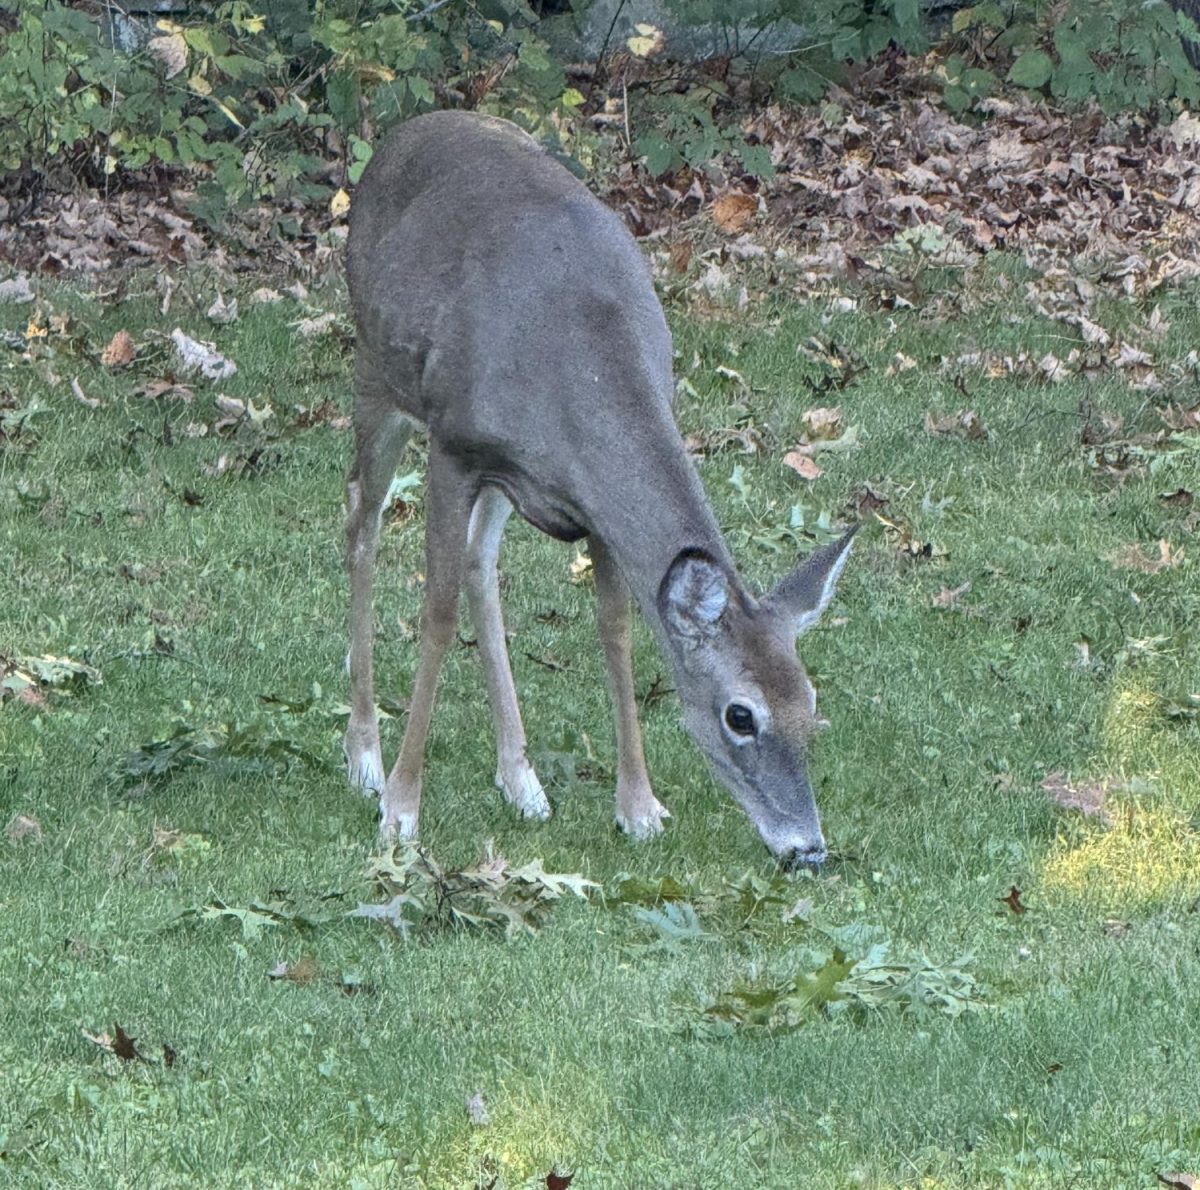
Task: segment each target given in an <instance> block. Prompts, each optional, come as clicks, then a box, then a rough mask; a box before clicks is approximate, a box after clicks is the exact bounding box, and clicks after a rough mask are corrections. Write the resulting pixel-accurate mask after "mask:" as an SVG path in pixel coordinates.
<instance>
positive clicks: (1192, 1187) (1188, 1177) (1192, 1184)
mask: <svg viewBox="0 0 1200 1190" xmlns="http://www.w3.org/2000/svg"><path fill="white" fill-rule="evenodd" d="M1154 1176H1155V1177H1156V1178H1158V1180H1159V1181H1160V1182H1162V1184H1163V1185H1164V1186H1170V1187H1171V1190H1200V1174H1194V1173H1179V1172H1177V1171H1172V1172H1169V1173H1156V1174H1155V1175H1154Z"/></svg>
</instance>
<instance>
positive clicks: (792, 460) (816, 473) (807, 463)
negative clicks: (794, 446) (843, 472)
mask: <svg viewBox="0 0 1200 1190" xmlns="http://www.w3.org/2000/svg"><path fill="white" fill-rule="evenodd" d="M783 462H784V466H786V467H790V468H791V469H792V470H793V471H795V473H796V474H797V475H798V476H800V478H801V479H808V480H813V479H820V478H821V476H822V475H824V474H825V472H824V470H823V469H822V468H821V467H818V466H817V464H816V463H815V462H814V461H813V460H812V459H811V458H809V456H808V455H805V454H801V453H800V452H799V451H798V450H789V451H788V452H787V454H785V455H784V456H783Z"/></svg>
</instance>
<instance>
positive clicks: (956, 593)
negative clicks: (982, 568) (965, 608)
mask: <svg viewBox="0 0 1200 1190" xmlns="http://www.w3.org/2000/svg"><path fill="white" fill-rule="evenodd" d="M970 589H971V584H970V582H965V583H963V584H962V585H961V586H958V587H954V588H951V587H943V588H942V589H941V590H940V591H939V592H938V593H937V594H936V595H935V596H934V597H933V601H932V602H933V606H934V607H943V608H950V607H957V606H958V601H959V599H960V598H961V597H962V596H963V595H965V594H966V593H967V592H968V591H969V590H970Z"/></svg>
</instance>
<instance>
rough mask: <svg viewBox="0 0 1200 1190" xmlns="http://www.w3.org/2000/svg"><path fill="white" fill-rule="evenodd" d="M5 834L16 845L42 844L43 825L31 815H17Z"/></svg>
mask: <svg viewBox="0 0 1200 1190" xmlns="http://www.w3.org/2000/svg"><path fill="white" fill-rule="evenodd" d="M4 833H5V834H6V835H7V836H8V837H9V839H10V840H11V841H12V842H14V843H24V842H30V843H40V842H41V841H42V824H41V823H40V822H38V820H37V819H36V818H34V817H33V816H32V815H31V814H15V815H13V818H12V820H11V821H10V822H9V824H8V826H7V827H6V828H5V831H4Z"/></svg>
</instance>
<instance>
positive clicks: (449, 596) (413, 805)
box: [379, 444, 474, 839]
mask: <svg viewBox="0 0 1200 1190" xmlns="http://www.w3.org/2000/svg"><path fill="white" fill-rule="evenodd" d="M473 496H474V491H473V490H472V481H471V479H470V478H469V477H468V476H466V475H464V474H463V473H462V472H461V471H460V470H459V468H458V467H457V466H456V465H455V464H454V462H453V461H452V460H450V459H449V458H447V457H446V456H445V455H444V454H442V453H441V451H439V450H438V448H437V446H436V444H434V445H432V446H431V447H430V450H429V468H428V472H427V475H426V481H425V604H424V607H423V608H422V609H421V657H420V661H419V663H418V665H417V676H416V678H415V679H414V681H413V688H412V694H411V695H410V696H409V700H408V722H407V724H406V726H405V729H404V742H403V743H402V744H401V746H400V756H399V758H398V759H397V761H396V763H395V765H393V767H392V771H391V772H390V773H388V778H387V782H386V783H385V785H384V789H383V795H382V797H381V798H380V799H379V811H380V822H379V830H380V834H381V835H382V837H383V838H385V839H394V838H397V837H398V838H401V839H415V838H416V836H417V816H418V812H419V810H420V806H421V774H422V771H423V769H424V767H425V740H426V737H427V736H428V735H429V721H430V719H431V718H432V717H433V704H434V698H435V696H436V694H437V683H438V674H439V673H440V672H441V668H442V660H443V659H444V658H445V656H446V650H447V649H448V648H449V647H450V642H451V641H452V640H453V639H454V628H455V623H456V621H457V616H458V595H459V591H460V590H461V588H462V580H463V566H464V559H465V555H466V545H467V519H468V517H469V515H470V510H471V502H472V498H473Z"/></svg>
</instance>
